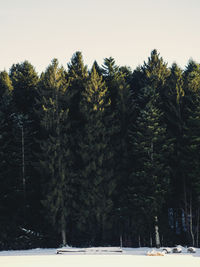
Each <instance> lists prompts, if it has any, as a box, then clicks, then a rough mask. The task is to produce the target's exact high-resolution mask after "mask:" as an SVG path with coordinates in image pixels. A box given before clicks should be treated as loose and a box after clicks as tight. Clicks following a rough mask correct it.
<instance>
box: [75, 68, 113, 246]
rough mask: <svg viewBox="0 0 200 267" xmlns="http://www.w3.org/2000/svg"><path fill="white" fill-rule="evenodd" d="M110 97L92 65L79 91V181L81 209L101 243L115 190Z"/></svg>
mask: <svg viewBox="0 0 200 267" xmlns="http://www.w3.org/2000/svg"><path fill="white" fill-rule="evenodd" d="M109 105H110V101H109V98H108V91H107V87H106V85H105V82H103V81H102V77H100V76H99V75H98V73H97V72H96V69H95V67H94V66H93V69H92V73H91V77H90V79H89V81H88V83H87V85H86V88H85V91H84V92H83V94H82V101H81V111H82V114H83V116H84V121H85V125H84V132H83V138H82V141H81V143H80V148H81V149H80V150H81V156H82V162H83V168H82V177H83V178H82V184H83V194H85V196H84V198H83V199H84V202H85V205H86V208H85V209H84V213H85V217H86V222H87V223H88V224H87V226H88V227H89V229H87V231H88V232H89V234H90V236H91V240H93V242H96V243H101V244H103V243H104V242H105V241H106V239H107V238H108V235H109V230H111V226H112V225H109V223H110V218H109V216H111V214H112V207H113V202H112V195H113V192H114V190H115V181H114V179H113V170H112V169H111V168H110V164H109V163H110V161H111V160H112V156H113V155H112V151H110V149H109V147H110V146H109V142H110V137H111V136H110V135H109V131H108V129H107V127H106V124H105V120H106V119H107V118H106V116H109V115H107V114H106V109H107V108H108V107H109Z"/></svg>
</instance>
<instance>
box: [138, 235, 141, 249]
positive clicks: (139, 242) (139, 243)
mask: <svg viewBox="0 0 200 267" xmlns="http://www.w3.org/2000/svg"><path fill="white" fill-rule="evenodd" d="M138 246H139V248H140V247H141V240H140V235H139V236H138Z"/></svg>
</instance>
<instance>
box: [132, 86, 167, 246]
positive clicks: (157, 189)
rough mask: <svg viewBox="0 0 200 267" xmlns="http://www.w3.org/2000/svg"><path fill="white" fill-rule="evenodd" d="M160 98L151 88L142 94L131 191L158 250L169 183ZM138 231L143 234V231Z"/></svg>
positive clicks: (134, 135)
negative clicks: (161, 221) (152, 233)
mask: <svg viewBox="0 0 200 267" xmlns="http://www.w3.org/2000/svg"><path fill="white" fill-rule="evenodd" d="M157 97H158V95H157V94H156V92H155V91H154V89H152V88H150V87H147V88H143V89H141V91H140V98H143V99H144V100H147V99H148V102H146V105H145V107H144V109H140V111H139V113H138V115H137V118H136V120H135V122H133V128H132V131H131V133H130V140H131V143H132V160H133V163H134V166H133V171H132V174H131V176H130V181H129V182H130V184H129V186H130V188H131V189H130V190H128V191H129V195H130V197H129V198H130V199H131V203H132V204H133V206H134V207H135V210H134V211H133V214H137V217H138V218H137V220H139V221H138V224H139V222H140V220H142V218H143V220H144V218H146V222H148V223H147V224H146V226H147V229H146V231H147V230H148V231H153V226H154V228H155V244H156V246H157V247H159V246H160V238H159V232H158V220H159V215H160V212H161V210H162V207H163V204H164V201H165V194H166V191H167V186H168V183H169V167H168V166H167V165H166V160H165V159H166V158H167V157H168V155H169V150H170V144H169V142H168V140H167V139H166V126H165V125H163V124H162V113H161V111H160V110H159V109H158V108H157V107H156V101H157ZM137 227H138V226H137ZM139 227H140V226H139ZM138 230H139V232H140V234H142V233H141V231H143V230H144V229H141V228H140V229H138ZM148 231H147V232H148ZM150 233H151V232H150Z"/></svg>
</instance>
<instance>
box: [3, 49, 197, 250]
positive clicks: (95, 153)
mask: <svg viewBox="0 0 200 267" xmlns="http://www.w3.org/2000/svg"><path fill="white" fill-rule="evenodd" d="M0 214H1V220H0V229H1V231H0V249H21V248H34V247H55V246H59V245H66V244H67V245H72V246H95V245H119V244H120V240H121V241H122V243H123V246H151V247H152V246H157V247H159V246H161V245H162V246H172V245H175V244H182V245H192V246H197V247H199V245H200V241H199V237H200V233H199V232H200V231H199V230H200V64H199V63H196V62H194V61H193V60H190V61H189V62H188V64H187V66H186V67H185V69H184V70H183V69H181V68H180V67H179V66H178V65H177V64H176V63H174V64H172V66H168V65H167V63H166V62H165V61H164V60H163V58H162V57H161V56H160V54H159V53H158V52H157V50H153V51H152V52H151V54H150V56H149V58H148V59H147V61H145V62H144V63H143V65H141V66H138V67H137V68H136V69H135V70H133V71H132V70H131V68H130V67H127V66H118V65H116V63H115V60H114V58H112V57H110V58H105V60H104V64H103V65H102V66H99V65H98V63H97V62H96V61H95V62H94V64H93V66H92V68H91V69H88V67H87V66H86V65H85V64H84V61H83V56H82V54H81V52H76V53H74V55H73V57H72V59H71V61H70V62H69V63H68V64H67V65H66V68H65V67H61V66H60V65H59V62H58V60H57V59H53V60H52V62H51V64H50V65H49V66H48V67H47V69H46V70H45V71H44V72H43V73H41V75H38V74H37V73H36V71H35V68H34V67H33V66H32V65H31V63H30V62H28V61H24V62H22V63H18V64H13V66H12V67H11V68H10V70H9V72H6V71H1V72H0Z"/></svg>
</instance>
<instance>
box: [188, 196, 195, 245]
mask: <svg viewBox="0 0 200 267" xmlns="http://www.w3.org/2000/svg"><path fill="white" fill-rule="evenodd" d="M189 225H190V235H191V241H192V244H191V245H192V246H194V233H193V228H192V196H191V197H190V221H189Z"/></svg>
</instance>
